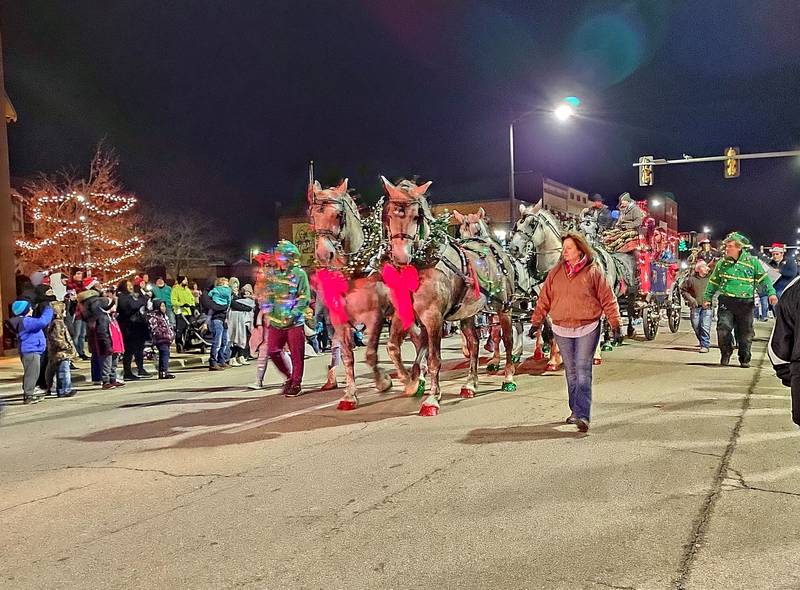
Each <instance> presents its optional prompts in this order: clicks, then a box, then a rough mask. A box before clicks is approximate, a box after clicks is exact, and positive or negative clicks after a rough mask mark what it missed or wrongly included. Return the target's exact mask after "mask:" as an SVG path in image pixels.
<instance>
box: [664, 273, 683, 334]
mask: <svg viewBox="0 0 800 590" xmlns="http://www.w3.org/2000/svg"><path fill="white" fill-rule="evenodd" d="M681 306H682V301H681V290H680V289H679V288H678V283H677V281H676V282H675V284H674V285H673V286H672V296H671V297H670V300H669V309H668V310H667V320H668V321H669V331H670V332H672V333H673V334H674V333H675V332H677V331H678V328H680V326H681Z"/></svg>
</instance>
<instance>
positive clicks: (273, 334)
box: [267, 326, 306, 386]
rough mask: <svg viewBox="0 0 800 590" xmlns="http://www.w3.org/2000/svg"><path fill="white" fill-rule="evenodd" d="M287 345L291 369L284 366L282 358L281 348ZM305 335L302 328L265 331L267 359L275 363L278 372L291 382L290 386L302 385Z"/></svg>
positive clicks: (272, 328)
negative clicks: (290, 358)
mask: <svg viewBox="0 0 800 590" xmlns="http://www.w3.org/2000/svg"><path fill="white" fill-rule="evenodd" d="M287 344H288V345H289V354H290V355H291V357H292V366H291V368H289V367H287V366H286V361H285V360H284V357H283V354H282V352H283V347H284V346H286V345H287ZM305 349H306V333H305V331H304V330H303V326H295V327H293V328H274V327H272V326H270V327H269V328H268V329H267V352H268V354H269V358H270V359H272V362H273V363H275V366H276V367H277V368H278V370H279V371H280V372H281V373H283V374H284V375H286V377H288V378H289V379H290V380H291V384H292V385H298V386H299V385H302V383H303V365H304V362H305Z"/></svg>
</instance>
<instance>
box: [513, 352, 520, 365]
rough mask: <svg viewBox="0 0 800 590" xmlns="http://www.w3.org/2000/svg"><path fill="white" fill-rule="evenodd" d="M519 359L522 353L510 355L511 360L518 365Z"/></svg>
mask: <svg viewBox="0 0 800 590" xmlns="http://www.w3.org/2000/svg"><path fill="white" fill-rule="evenodd" d="M521 360H522V355H519V354H515V355H514V356H512V357H511V362H512V363H514V364H515V365H518V364H519V362H520V361H521Z"/></svg>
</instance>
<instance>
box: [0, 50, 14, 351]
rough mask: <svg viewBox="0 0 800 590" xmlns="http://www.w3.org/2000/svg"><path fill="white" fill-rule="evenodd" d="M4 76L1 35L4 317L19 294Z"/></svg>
mask: <svg viewBox="0 0 800 590" xmlns="http://www.w3.org/2000/svg"><path fill="white" fill-rule="evenodd" d="M5 88H6V86H5V76H4V74H3V41H2V38H0V91H1V92H2V95H0V100H2V101H3V105H2V113H0V312H1V313H2V317H3V319H4V320H5V319H7V318H8V316H9V308H10V307H11V303H12V302H13V301H14V299H15V298H16V296H17V286H16V284H15V281H14V269H15V267H16V264H15V260H14V234H13V233H12V231H11V228H12V226H11V217H12V214H13V213H12V211H13V208H12V205H11V179H10V173H9V170H8V130H7V128H6V109H7V108H8V106H7V105H6V104H5V101H6V100H7V99H6V96H7V95H6V93H5ZM6 345H7V343H6V334H5V329H3V338H2V339H0V352H3V351H4V350H5V349H6Z"/></svg>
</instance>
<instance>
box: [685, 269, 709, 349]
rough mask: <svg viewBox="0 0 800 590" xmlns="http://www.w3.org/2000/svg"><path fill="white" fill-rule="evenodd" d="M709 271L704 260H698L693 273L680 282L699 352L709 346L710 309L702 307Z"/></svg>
mask: <svg viewBox="0 0 800 590" xmlns="http://www.w3.org/2000/svg"><path fill="white" fill-rule="evenodd" d="M710 272H711V269H710V268H709V266H708V264H707V263H706V262H705V260H698V261H697V264H695V266H694V273H692V274H691V275H689V276H688V277H686V279H685V280H684V281H683V282H682V283H681V295H683V300H684V301H685V302H686V305H688V306H689V313H690V316H689V317H690V319H691V321H692V329H694V333H695V336H697V342H698V344H699V346H700V352H701V353H707V352H708V351H709V349H710V348H711V319H712V315H713V314H712V310H711V309H706V308H704V307H703V294H704V293H705V291H706V287H707V286H708V276H709V273H710Z"/></svg>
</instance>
